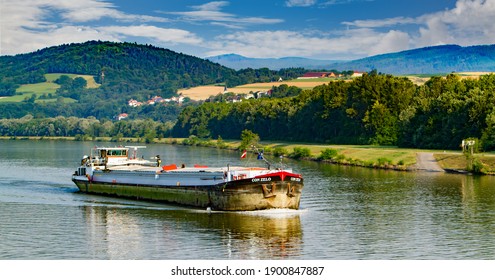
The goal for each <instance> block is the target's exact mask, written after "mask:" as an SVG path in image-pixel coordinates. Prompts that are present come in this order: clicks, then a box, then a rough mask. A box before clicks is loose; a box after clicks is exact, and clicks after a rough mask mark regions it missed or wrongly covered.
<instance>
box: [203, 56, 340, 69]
mask: <svg viewBox="0 0 495 280" xmlns="http://www.w3.org/2000/svg"><path fill="white" fill-rule="evenodd" d="M205 59H207V60H209V61H211V62H216V63H218V64H220V65H223V66H226V67H228V68H232V69H235V70H240V69H246V68H252V69H259V68H269V69H271V70H279V69H282V68H298V67H301V68H306V69H323V68H325V67H327V66H328V65H331V64H334V63H338V62H342V61H341V60H318V59H309V58H303V57H282V58H250V57H245V56H242V55H238V54H233V53H231V54H224V55H218V56H210V57H207V58H205Z"/></svg>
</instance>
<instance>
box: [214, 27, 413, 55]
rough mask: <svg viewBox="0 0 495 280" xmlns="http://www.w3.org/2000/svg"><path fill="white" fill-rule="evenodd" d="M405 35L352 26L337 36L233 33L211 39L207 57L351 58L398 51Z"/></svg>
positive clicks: (405, 37)
mask: <svg viewBox="0 0 495 280" xmlns="http://www.w3.org/2000/svg"><path fill="white" fill-rule="evenodd" d="M407 42H408V37H407V34H403V33H400V32H397V31H393V32H388V33H377V32H375V31H373V30H371V29H354V30H349V31H348V32H346V33H344V34H342V35H341V36H336V37H324V36H315V35H314V34H304V33H299V32H294V31H258V32H236V33H232V34H228V35H221V36H218V37H217V38H215V40H213V43H212V45H210V48H211V49H214V50H219V51H211V52H209V53H208V56H212V55H219V54H225V53H238V54H241V55H244V56H247V57H259V58H267V57H285V56H302V57H334V58H340V59H353V58H359V57H363V56H366V55H369V54H371V53H372V54H376V53H381V52H382V50H386V49H394V50H400V48H401V47H404V45H405V44H406V45H407Z"/></svg>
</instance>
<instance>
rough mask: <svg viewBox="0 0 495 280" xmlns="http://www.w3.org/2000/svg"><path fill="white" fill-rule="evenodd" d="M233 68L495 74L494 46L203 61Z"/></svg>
mask: <svg viewBox="0 0 495 280" xmlns="http://www.w3.org/2000/svg"><path fill="white" fill-rule="evenodd" d="M206 59H208V60H210V61H212V62H216V63H219V64H221V65H224V66H226V67H229V68H233V69H243V68H253V69H258V68H263V67H266V68H269V69H272V70H278V69H281V68H293V67H302V68H306V69H313V70H316V69H326V70H339V71H346V70H354V71H361V72H369V71H371V70H375V69H376V70H377V71H378V72H382V73H387V74H395V75H401V74H436V73H451V72H468V71H483V72H495V45H481V46H470V47H461V46H458V45H443V46H433V47H426V48H419V49H413V50H408V51H402V52H396V53H389V54H382V55H376V56H370V57H367V58H362V59H357V60H351V61H331V60H316V59H306V58H301V57H286V58H279V59H275V58H264V59H259V58H248V57H243V56H240V55H236V54H227V55H220V56H214V57H208V58H206Z"/></svg>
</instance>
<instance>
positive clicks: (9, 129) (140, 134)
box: [0, 115, 173, 142]
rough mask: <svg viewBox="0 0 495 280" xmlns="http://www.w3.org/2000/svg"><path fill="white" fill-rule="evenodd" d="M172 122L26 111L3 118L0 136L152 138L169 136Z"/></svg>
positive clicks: (87, 138)
mask: <svg viewBox="0 0 495 280" xmlns="http://www.w3.org/2000/svg"><path fill="white" fill-rule="evenodd" d="M172 126H173V123H172V122H161V121H153V120H151V119H140V120H121V121H118V122H114V121H110V120H107V121H100V120H98V119H96V118H94V117H89V118H77V117H67V118H66V117H62V116H59V117H56V118H34V117H33V116H32V115H26V116H24V117H22V118H19V119H0V136H10V137H24V136H38V137H49V136H50V137H57V136H59V137H68V136H72V137H76V139H78V140H90V139H94V138H96V137H111V138H112V139H113V140H115V141H119V140H120V139H121V138H123V137H133V138H140V139H143V140H145V141H146V142H152V141H153V139H155V138H164V137H166V136H168V133H169V131H170V129H171V128H172Z"/></svg>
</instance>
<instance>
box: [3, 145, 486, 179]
mask: <svg viewBox="0 0 495 280" xmlns="http://www.w3.org/2000/svg"><path fill="white" fill-rule="evenodd" d="M0 139H4V140H7V139H16V140H60V141H76V140H77V139H76V138H74V137H17V138H12V137H0ZM87 141H95V142H108V141H113V142H116V143H143V142H145V139H140V138H121V139H119V141H115V139H112V138H111V137H98V138H97V139H94V140H89V139H88V140H87ZM153 143H163V144H170V145H190V146H203V147H211V148H220V149H230V150H238V149H239V146H240V144H241V141H240V140H200V139H197V138H162V139H155V140H154V141H153ZM259 148H263V149H264V151H265V154H267V155H270V156H272V157H278V156H280V155H283V156H286V157H290V158H294V159H298V160H313V161H323V162H328V163H334V164H343V165H353V166H362V167H369V168H382V169H394V170H415V169H416V163H417V162H416V159H417V154H418V153H420V152H426V153H432V154H433V155H434V157H435V159H436V160H437V162H438V164H439V165H440V166H441V167H442V168H443V169H446V170H449V171H459V172H463V171H466V170H467V166H468V160H467V158H466V156H465V155H464V154H462V152H461V151H439V150H422V149H405V148H397V147H393V146H372V145H322V144H314V143H287V142H275V141H262V142H261V143H260V145H259ZM474 160H475V161H476V162H478V164H480V165H481V167H482V168H481V171H482V173H484V174H495V154H494V153H480V154H476V155H475V156H474Z"/></svg>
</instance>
